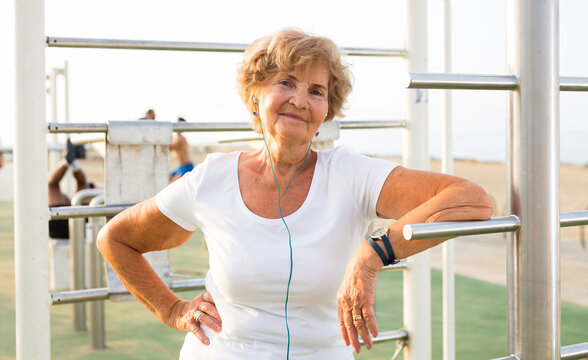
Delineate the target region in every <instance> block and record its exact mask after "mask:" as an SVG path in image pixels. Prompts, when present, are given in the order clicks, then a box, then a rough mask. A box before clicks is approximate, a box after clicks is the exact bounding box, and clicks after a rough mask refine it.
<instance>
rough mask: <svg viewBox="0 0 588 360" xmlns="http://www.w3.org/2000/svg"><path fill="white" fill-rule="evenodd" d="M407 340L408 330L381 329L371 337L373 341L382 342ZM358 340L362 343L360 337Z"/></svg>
mask: <svg viewBox="0 0 588 360" xmlns="http://www.w3.org/2000/svg"><path fill="white" fill-rule="evenodd" d="M399 340H400V341H407V340H408V332H406V331H405V330H401V329H400V330H391V331H383V332H381V333H379V334H378V336H376V337H375V338H372V341H373V342H374V343H383V342H387V341H399ZM359 342H360V343H361V344H362V345H364V342H363V339H361V338H360V340H359Z"/></svg>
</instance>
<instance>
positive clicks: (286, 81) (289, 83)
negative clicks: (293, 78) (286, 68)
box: [278, 80, 292, 86]
mask: <svg viewBox="0 0 588 360" xmlns="http://www.w3.org/2000/svg"><path fill="white" fill-rule="evenodd" d="M278 83H279V84H280V85H282V86H292V83H291V82H290V81H288V80H280V81H279V82H278Z"/></svg>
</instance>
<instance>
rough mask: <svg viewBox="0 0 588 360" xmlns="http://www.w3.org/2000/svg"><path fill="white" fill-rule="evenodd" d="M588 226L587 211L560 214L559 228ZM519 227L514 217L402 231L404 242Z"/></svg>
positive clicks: (510, 230) (425, 225)
mask: <svg viewBox="0 0 588 360" xmlns="http://www.w3.org/2000/svg"><path fill="white" fill-rule="evenodd" d="M581 225H588V210H583V211H566V212H562V213H560V226H561V227H570V226H581ZM520 226H521V222H520V220H519V218H518V217H517V216H515V215H510V216H503V217H495V218H492V219H490V220H484V221H466V222H462V221H455V222H453V221H450V222H438V223H424V224H409V225H406V226H405V227H404V229H403V235H404V238H405V239H406V240H421V239H433V238H445V237H455V236H465V235H480V234H493V233H502V232H513V231H517V230H518V229H519V227H520Z"/></svg>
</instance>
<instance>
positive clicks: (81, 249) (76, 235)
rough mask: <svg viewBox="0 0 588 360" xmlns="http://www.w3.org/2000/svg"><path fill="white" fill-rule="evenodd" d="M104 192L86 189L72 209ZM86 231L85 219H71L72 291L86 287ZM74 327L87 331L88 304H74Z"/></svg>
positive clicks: (76, 199) (75, 199) (82, 191)
mask: <svg viewBox="0 0 588 360" xmlns="http://www.w3.org/2000/svg"><path fill="white" fill-rule="evenodd" d="M103 193H104V190H100V189H84V190H81V191H78V192H77V193H76V194H75V195H74V196H73V197H72V199H71V205H72V207H75V206H80V205H81V204H82V202H83V201H84V200H86V199H89V198H93V197H95V196H97V195H100V194H103ZM85 235H86V231H85V221H84V219H83V218H70V219H69V244H70V264H69V267H70V272H69V273H70V284H71V290H81V289H84V288H85V287H86V284H85V280H86V252H85V250H86V249H85V247H86V236H85ZM72 310H73V317H72V320H73V326H74V330H76V331H86V304H84V303H79V304H74V305H73V307H72Z"/></svg>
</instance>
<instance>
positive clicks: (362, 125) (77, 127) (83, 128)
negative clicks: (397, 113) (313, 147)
mask: <svg viewBox="0 0 588 360" xmlns="http://www.w3.org/2000/svg"><path fill="white" fill-rule="evenodd" d="M339 125H340V126H341V129H384V128H401V127H406V121H405V120H365V121H362V120H345V121H339ZM172 127H173V130H174V131H176V132H197V131H201V132H208V131H219V132H220V131H252V128H251V123H249V122H228V123H227V122H198V123H197V122H174V123H172ZM47 129H48V130H49V132H50V133H53V134H55V133H67V134H73V133H100V132H102V133H105V132H108V124H106V123H87V124H85V123H49V124H47Z"/></svg>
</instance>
